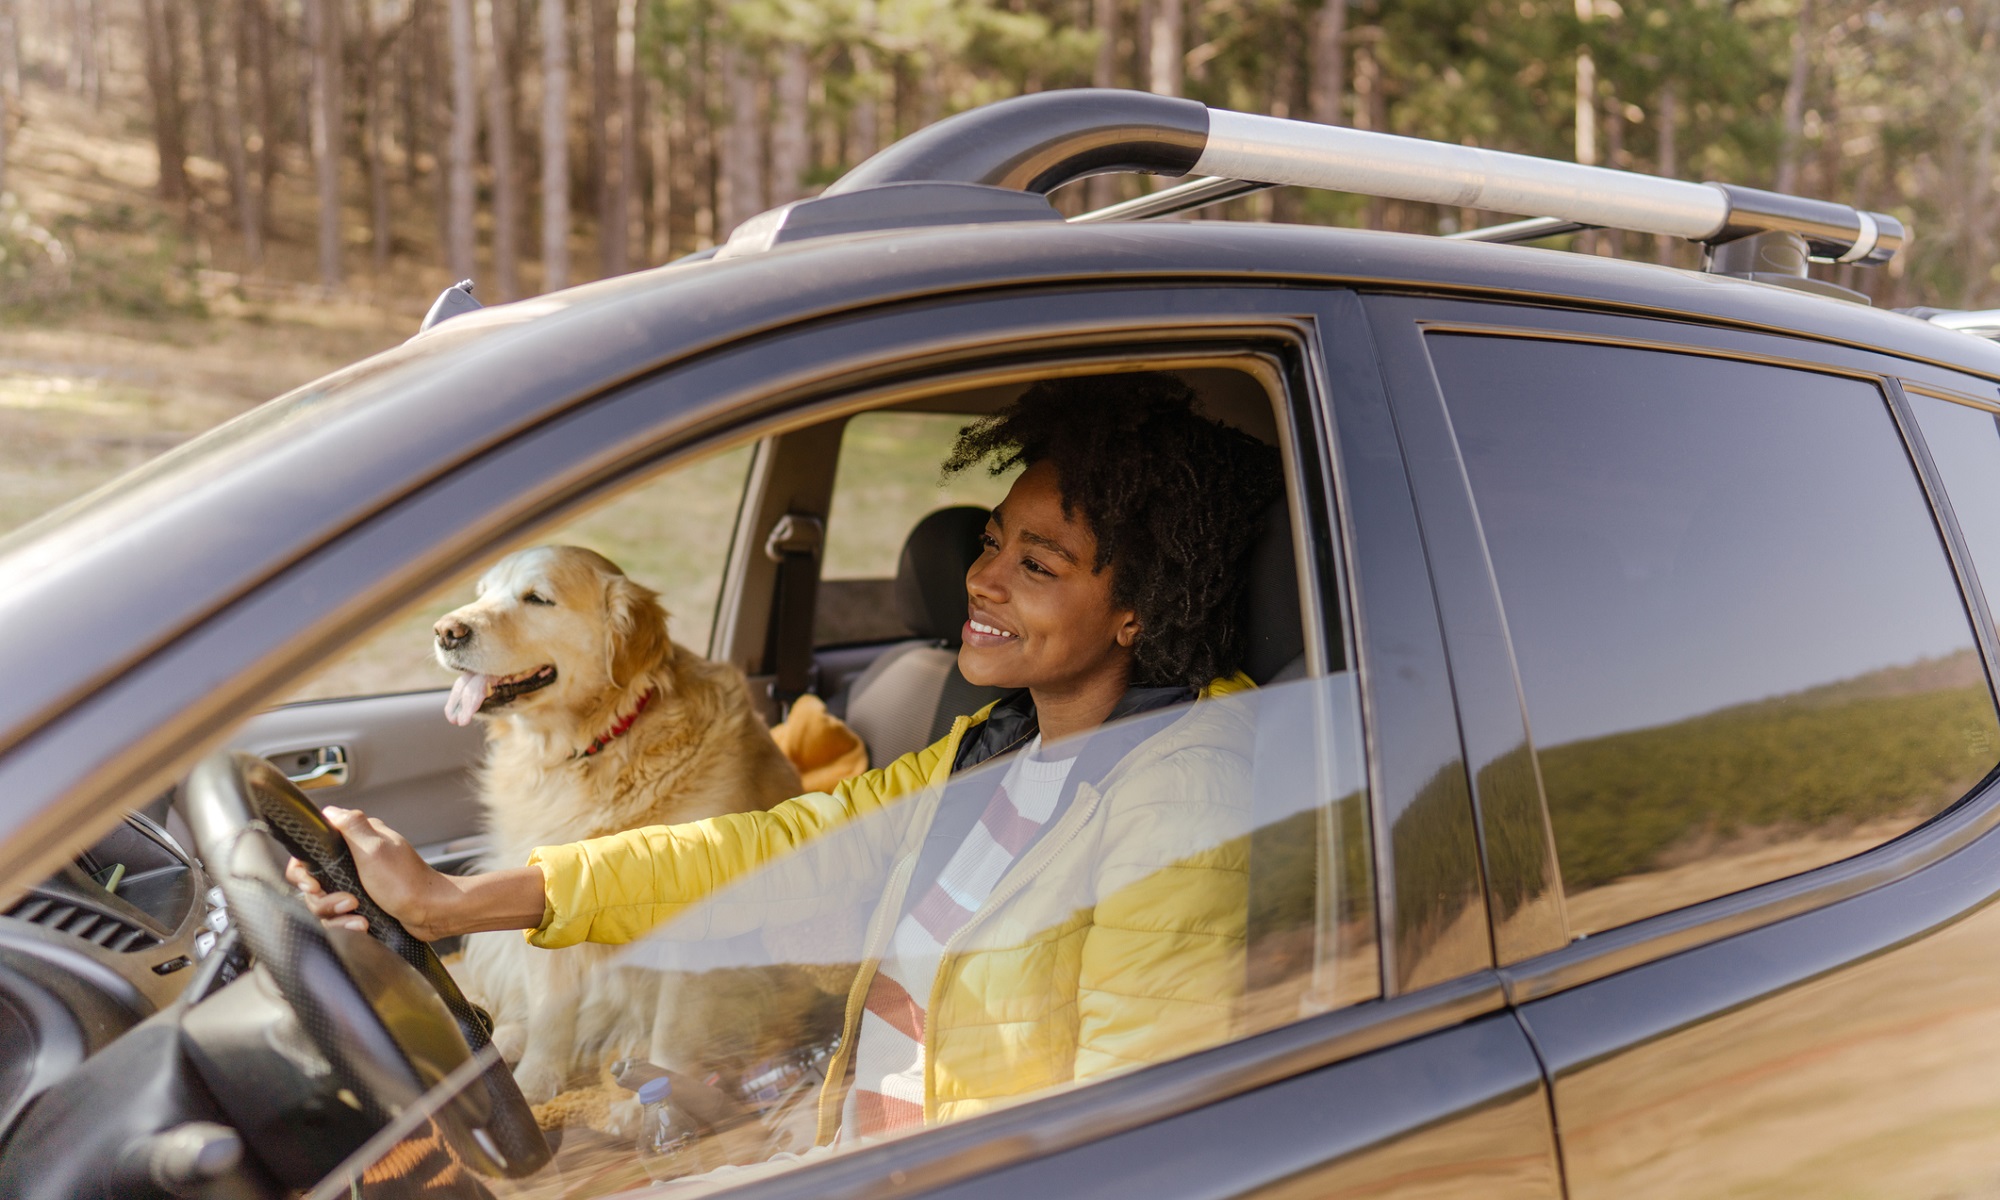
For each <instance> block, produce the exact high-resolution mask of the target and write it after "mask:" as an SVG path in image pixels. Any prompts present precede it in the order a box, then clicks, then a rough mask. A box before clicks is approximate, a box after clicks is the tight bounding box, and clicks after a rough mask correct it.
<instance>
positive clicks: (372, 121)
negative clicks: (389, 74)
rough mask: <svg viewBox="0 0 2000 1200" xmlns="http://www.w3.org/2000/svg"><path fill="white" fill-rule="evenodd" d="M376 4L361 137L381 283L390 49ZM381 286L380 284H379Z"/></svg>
mask: <svg viewBox="0 0 2000 1200" xmlns="http://www.w3.org/2000/svg"><path fill="white" fill-rule="evenodd" d="M374 8H375V0H361V47H362V54H363V55H364V57H363V59H362V80H361V86H362V87H364V88H366V89H367V91H366V93H365V94H364V96H363V98H362V123H363V128H362V131H361V136H362V139H363V152H364V157H365V158H366V161H367V164H368V232H369V234H370V235H371V239H370V240H371V241H372V242H373V245H372V247H371V249H372V251H373V253H372V256H371V265H372V266H373V268H374V274H375V278H376V279H377V280H378V281H379V280H381V278H382V277H383V275H385V274H386V273H387V272H388V270H389V249H390V232H391V231H390V224H389V222H390V216H389V164H388V162H387V155H386V154H385V153H384V152H383V141H384V140H385V137H384V135H385V134H386V132H387V131H386V130H385V128H384V126H385V125H386V124H387V123H388V119H389V114H388V107H387V106H386V105H385V104H384V103H383V101H382V87H383V79H382V76H383V74H384V72H383V70H382V56H383V54H384V53H386V52H387V50H388V47H386V46H384V45H382V44H381V43H380V41H378V40H377V38H376V34H375V14H374ZM378 286H379V282H378Z"/></svg>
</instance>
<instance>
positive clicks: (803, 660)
mask: <svg viewBox="0 0 2000 1200" xmlns="http://www.w3.org/2000/svg"><path fill="white" fill-rule="evenodd" d="M825 545H826V522H824V521H822V520H820V519H819V518H818V517H809V516H806V515H804V514H802V513H786V514H785V515H784V516H782V517H779V518H778V523H777V524H775V525H773V526H772V527H771V536H770V537H768V538H766V539H765V540H764V555H765V557H767V558H769V559H770V560H771V561H772V562H774V563H777V564H778V594H777V601H776V603H774V604H773V605H772V606H771V637H770V642H769V647H770V656H769V658H768V660H767V661H769V662H770V664H771V669H772V674H773V678H772V680H771V699H773V700H774V701H776V702H777V705H778V719H779V720H781V721H782V720H783V719H784V718H785V717H786V716H787V715H788V714H789V713H790V712H791V709H792V701H794V700H797V699H798V698H799V697H800V696H803V695H805V694H806V693H807V692H809V691H811V690H812V685H813V606H814V604H815V602H816V601H817V599H818V594H819V555H820V550H821V549H822V548H823V547H824V546H825Z"/></svg>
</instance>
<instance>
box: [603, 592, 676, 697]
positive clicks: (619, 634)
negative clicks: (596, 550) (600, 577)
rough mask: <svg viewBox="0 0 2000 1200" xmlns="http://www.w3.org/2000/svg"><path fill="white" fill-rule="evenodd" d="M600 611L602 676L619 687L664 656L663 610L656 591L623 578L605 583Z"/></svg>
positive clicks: (665, 620) (665, 635)
mask: <svg viewBox="0 0 2000 1200" xmlns="http://www.w3.org/2000/svg"><path fill="white" fill-rule="evenodd" d="M604 610H605V622H604V625H605V633H604V642H605V646H604V664H605V673H606V674H608V675H609V676H610V677H611V686H612V687H614V688H622V687H624V686H625V685H626V684H629V683H631V682H632V681H633V680H634V679H637V678H638V677H639V676H640V675H642V674H644V673H645V672H647V671H649V670H651V669H653V667H655V666H657V665H658V664H659V662H660V660H661V659H662V658H664V657H665V656H666V654H667V647H668V646H669V645H670V643H669V642H668V640H667V610H666V609H665V608H663V607H661V605H660V596H659V593H658V592H655V591H653V590H652V589H651V588H648V587H645V586H643V585H641V584H637V583H634V582H632V581H631V580H630V579H628V578H626V577H625V576H623V575H613V576H612V577H611V578H610V579H608V580H606V581H605V584H604Z"/></svg>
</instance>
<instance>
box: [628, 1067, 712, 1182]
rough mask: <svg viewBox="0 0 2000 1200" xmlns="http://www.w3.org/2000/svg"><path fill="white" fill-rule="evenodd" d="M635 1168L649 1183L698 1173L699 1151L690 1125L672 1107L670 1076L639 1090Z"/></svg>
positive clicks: (696, 1136) (697, 1136)
mask: <svg viewBox="0 0 2000 1200" xmlns="http://www.w3.org/2000/svg"><path fill="white" fill-rule="evenodd" d="M639 1103H640V1104H641V1105H643V1106H644V1112H643V1114H642V1115H641V1116H640V1118H639V1145H638V1150H639V1165H640V1166H642V1167H644V1168H646V1174H647V1175H649V1176H651V1177H652V1179H653V1182H655V1183H663V1182H665V1181H666V1180H669V1179H679V1178H680V1177H681V1176H683V1175H692V1174H694V1173H695V1172H696V1171H697V1170H699V1169H700V1165H701V1164H700V1154H701V1148H700V1146H699V1145H697V1144H696V1143H697V1140H698V1138H699V1135H698V1134H697V1133H696V1131H695V1127H694V1122H693V1121H691V1120H690V1119H689V1118H688V1115H687V1114H686V1113H685V1112H683V1111H681V1107H680V1105H678V1104H675V1103H674V1081H673V1078H672V1077H671V1076H667V1075H662V1076H660V1077H659V1078H658V1079H650V1080H647V1081H646V1083H645V1084H644V1085H643V1086H642V1087H640V1089H639Z"/></svg>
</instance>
